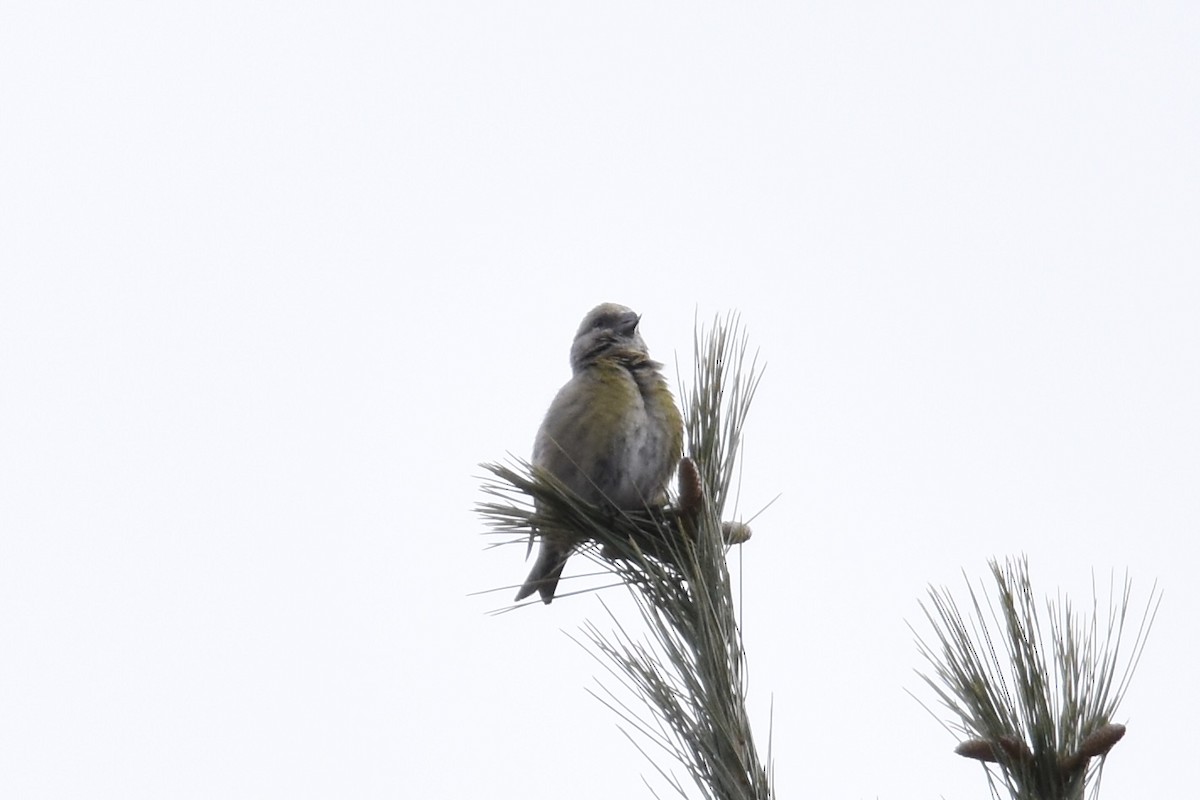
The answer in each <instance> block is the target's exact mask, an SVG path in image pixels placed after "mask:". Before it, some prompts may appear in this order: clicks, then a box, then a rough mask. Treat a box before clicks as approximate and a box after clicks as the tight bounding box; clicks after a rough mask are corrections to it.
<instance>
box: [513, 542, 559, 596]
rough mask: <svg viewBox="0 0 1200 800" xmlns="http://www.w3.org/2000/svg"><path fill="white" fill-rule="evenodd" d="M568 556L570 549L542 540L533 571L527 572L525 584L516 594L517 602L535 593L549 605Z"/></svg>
mask: <svg viewBox="0 0 1200 800" xmlns="http://www.w3.org/2000/svg"><path fill="white" fill-rule="evenodd" d="M569 555H571V548H570V547H564V546H563V545H562V544H560V543H558V542H555V541H552V540H550V539H545V538H543V539H542V545H541V547H540V548H539V549H538V557H537V561H535V562H534V563H533V569H532V570H530V571H529V577H528V578H526V579H525V584H524V585H523V586H521V590H520V591H519V592H517V601H521V600H524V599H525V598H526V597H529V595H531V594H533V593H534V592H535V591H536V592H537V593H538V594H540V595H541V596H542V602H543V603H546V604H549V603H550V601H551V600H553V599H554V590H555V589H556V588H557V587H558V579H559V578H560V577H562V571H563V566H565V565H566V563H567V556H569Z"/></svg>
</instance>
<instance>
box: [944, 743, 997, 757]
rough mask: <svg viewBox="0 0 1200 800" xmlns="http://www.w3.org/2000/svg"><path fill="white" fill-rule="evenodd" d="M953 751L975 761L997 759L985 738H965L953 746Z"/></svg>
mask: <svg viewBox="0 0 1200 800" xmlns="http://www.w3.org/2000/svg"><path fill="white" fill-rule="evenodd" d="M954 752H955V753H957V754H958V755H960V756H963V757H964V758H973V759H975V760H977V761H989V762H996V761H998V760H999V759H997V758H996V754H995V752H993V750H992V743H991V742H989V741H988V740H987V739H967V740H966V741H965V742H962V743H960V744H959V745H958V747H956V748H954Z"/></svg>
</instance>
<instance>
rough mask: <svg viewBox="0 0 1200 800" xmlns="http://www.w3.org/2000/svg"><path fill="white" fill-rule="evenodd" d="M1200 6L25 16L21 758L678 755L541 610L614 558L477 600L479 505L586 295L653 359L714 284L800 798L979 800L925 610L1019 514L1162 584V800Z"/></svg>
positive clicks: (552, 384) (272, 765)
mask: <svg viewBox="0 0 1200 800" xmlns="http://www.w3.org/2000/svg"><path fill="white" fill-rule="evenodd" d="M1151 5H1152V6H1153V8H1148V6H1151ZM893 6H896V7H893ZM899 6H904V9H903V10H899V8H898V7H899ZM1197 42H1200V11H1197V6H1196V5H1195V4H1193V3H1183V2H1180V3H1155V4H1145V3H1130V4H1124V5H1116V4H1109V3H1102V4H1086V6H1078V5H1075V6H1073V7H1072V8H1071V9H1070V10H1061V9H1055V8H1050V7H1046V5H1045V4H1033V3H1020V4H1011V3H991V4H983V5H981V4H962V3H917V4H913V3H907V4H857V3H832V4H820V5H819V6H817V5H816V4H811V3H796V2H793V3H779V4H776V3H767V4H756V7H755V8H753V9H741V10H732V9H730V8H728V7H721V6H716V5H711V4H700V5H696V4H657V3H645V2H638V3H624V2H607V3H603V4H599V3H596V4H587V5H586V6H585V4H581V3H452V2H440V3H420V4H416V3H405V2H395V1H394V0H393V1H392V2H381V3H354V2H349V3H338V4H332V3H331V4H314V3H288V4H275V5H273V6H271V5H266V4H257V5H251V4H246V3H220V2H203V3H171V4H141V3H138V4H134V3H101V4H52V3H41V2H39V3H23V2H13V3H8V4H6V5H5V8H4V10H3V11H2V12H0V262H2V266H0V643H2V645H0V648H2V655H0V795H2V796H4V797H6V798H65V797H105V798H107V797H113V798H117V797H119V798H164V797H170V798H190V797H194V798H218V797H219V798H263V797H281V798H283V797H286V798H332V797H355V798H395V797H447V798H455V797H499V798H522V799H523V800H527V799H529V798H562V797H570V798H578V799H579V800H589V799H591V798H611V797H650V793H649V791H648V790H647V789H646V788H645V787H644V786H643V784H642V777H641V776H642V775H643V774H645V775H646V776H647V777H648V779H649V780H650V781H651V782H652V783H653V784H654V785H655V786H657V787H658V788H659V789H660V790H661V789H662V788H663V787H662V784H661V782H658V779H657V777H655V776H654V775H653V770H652V769H651V768H650V767H649V766H648V765H647V764H646V763H645V762H644V761H642V759H641V756H639V755H638V754H637V752H636V750H635V749H634V747H633V746H632V745H631V744H630V743H629V742H628V741H627V740H626V739H625V738H624V737H623V736H622V735H621V734H620V732H619V731H618V729H617V727H616V722H617V720H616V718H615V716H614V715H613V714H612V713H611V712H610V711H608V710H607V709H605V708H604V707H602V706H601V705H600V704H599V703H598V702H597V701H596V700H594V699H593V698H592V697H590V696H589V695H588V694H587V692H586V688H587V687H588V686H592V685H594V680H595V676H597V675H600V674H601V672H602V670H601V669H600V668H599V667H598V666H597V664H596V663H595V662H594V661H592V659H591V657H590V656H589V655H588V654H587V653H585V652H583V651H582V650H581V649H580V648H579V647H578V646H577V645H575V644H574V643H573V642H572V641H571V640H570V639H569V638H568V637H567V636H566V635H564V632H566V633H572V634H573V633H575V632H577V631H578V629H579V627H580V625H581V624H582V623H583V622H584V621H586V620H595V621H597V622H598V623H601V624H604V623H605V619H604V616H603V610H602V608H601V605H600V602H599V600H598V598H597V597H596V595H594V594H584V595H580V596H576V597H570V598H562V599H560V600H559V601H556V602H555V603H554V604H553V605H551V606H549V607H544V606H542V605H540V604H535V605H530V606H528V607H525V608H521V609H519V610H517V611H516V612H515V613H510V614H504V615H501V616H490V615H488V613H487V612H488V611H490V610H493V609H496V608H502V607H504V606H506V605H507V604H508V603H509V601H510V599H511V596H512V592H513V589H512V588H508V587H512V586H513V585H515V584H519V583H520V582H521V580H522V579H523V578H524V576H525V574H526V572H527V570H528V564H526V563H525V562H524V561H523V557H524V550H523V548H519V547H508V548H499V549H491V550H488V549H485V547H486V545H487V544H488V542H489V541H490V540H489V539H488V538H487V537H485V536H481V534H482V533H483V532H484V530H485V528H484V526H483V524H482V521H481V520H480V518H479V517H478V516H477V515H476V514H475V513H474V512H473V510H472V507H473V505H474V504H475V503H476V502H477V501H479V500H480V499H481V495H480V492H479V486H480V478H479V476H480V474H481V470H480V469H479V468H478V466H477V465H478V464H479V462H483V461H491V460H497V459H502V458H504V457H505V454H506V453H509V452H512V453H514V454H517V455H521V456H527V455H528V454H529V450H530V446H531V444H532V441H533V437H534V433H535V431H536V429H537V426H538V424H539V422H540V420H541V416H542V414H543V413H544V411H545V409H546V407H547V405H548V404H549V402H550V400H551V398H552V397H553V395H554V392H555V391H556V390H557V389H558V387H559V386H560V385H561V384H562V383H563V382H564V381H565V380H566V379H567V377H568V375H569V369H568V364H567V354H568V350H569V347H570V342H571V337H572V335H573V333H574V330H575V327H576V326H577V325H578V323H579V320H580V318H581V317H582V316H583V314H584V313H585V312H586V311H587V310H588V309H589V308H591V307H592V306H593V305H595V304H596V303H599V302H602V301H615V302H620V303H624V304H626V305H629V306H631V307H633V308H635V309H636V310H637V311H639V312H640V313H642V314H643V315H644V316H643V322H642V332H643V334H644V336H645V338H646V340H647V342H648V343H649V345H650V348H651V352H652V353H653V354H654V355H655V356H657V357H658V358H659V359H660V360H663V361H665V362H667V363H668V364H670V365H671V369H670V374H671V376H672V379H673V382H674V379H675V369H674V364H675V362H676V359H677V358H678V359H679V363H680V364H681V366H682V368H683V371H684V373H685V374H687V373H688V372H689V371H690V358H691V341H692V335H693V320H694V318H695V316H696V315H697V314H699V315H700V317H701V318H703V319H708V318H710V317H711V316H712V315H714V314H719V313H724V312H726V311H729V310H736V311H739V312H740V313H741V315H742V320H743V323H744V326H745V328H746V330H747V331H748V333H749V336H750V339H751V342H752V346H754V347H756V348H759V350H760V354H761V358H762V359H763V360H765V362H766V363H767V372H766V375H765V378H764V380H763V383H762V385H761V388H760V391H759V396H758V399H757V401H756V404H755V406H754V408H753V409H752V411H751V415H750V419H749V423H748V429H747V440H746V450H745V458H744V471H743V473H742V483H741V490H740V500H739V507H738V509H737V513H738V514H739V515H740V516H742V517H743V518H745V517H748V516H750V515H752V514H754V513H755V512H757V511H759V510H760V509H762V508H763V506H765V505H766V504H767V503H768V502H769V501H770V500H771V499H772V498H774V497H776V495H780V498H779V500H778V501H777V502H775V503H774V505H772V506H771V507H770V508H769V509H767V510H766V511H765V512H764V513H762V514H761V515H760V516H759V517H758V518H757V519H755V521H754V525H753V528H754V538H753V540H752V541H751V542H750V543H749V544H747V545H746V546H745V547H744V548H742V550H741V551H735V552H734V553H732V554H731V563H732V567H733V569H734V571H735V572H737V573H738V574H740V575H741V576H742V581H741V585H742V591H743V598H744V627H745V633H746V644H747V647H748V651H749V652H748V657H749V663H750V669H751V692H752V696H751V706H752V713H753V714H754V715H755V723H756V726H757V730H758V732H759V733H758V736H759V738H760V740H763V742H764V743H765V739H766V737H767V730H768V727H767V726H768V721H769V719H768V714H769V710H770V708H771V706H772V703H773V709H774V728H773V752H774V755H775V759H776V778H777V788H778V793H779V796H780V797H781V798H782V797H821V798H845V800H857V799H858V798H875V797H879V798H894V799H902V798H913V799H914V800H916V799H917V798H934V797H946V798H952V799H953V798H962V800H967V798H978V797H983V796H986V785H985V782H984V778H983V774H982V770H981V769H980V768H979V767H978V765H976V764H975V763H974V762H968V761H966V760H964V759H961V758H959V757H957V756H955V755H953V753H952V748H953V747H954V745H955V743H956V742H955V740H954V738H953V737H952V736H950V735H949V734H948V733H947V732H946V731H945V730H943V729H942V728H941V727H939V725H938V724H937V722H936V721H935V720H934V719H933V718H932V717H930V716H929V715H928V714H927V713H926V712H925V711H924V710H923V709H922V708H921V707H920V705H918V703H917V702H916V701H914V700H913V699H912V698H911V697H909V696H908V695H907V694H906V690H912V691H914V692H916V693H917V694H918V696H921V697H923V698H924V699H926V700H927V701H931V697H930V695H929V692H928V691H927V690H923V689H922V688H921V684H920V682H919V679H918V678H916V677H915V675H914V674H913V669H914V668H916V667H918V666H920V664H921V662H920V660H919V658H918V655H917V653H916V649H915V647H914V645H913V641H912V638H913V637H912V634H911V633H910V632H909V630H908V629H907V627H906V621H910V622H913V623H919V622H920V610H919V608H918V606H917V601H918V599H919V598H921V597H922V596H923V595H924V593H925V590H926V587H927V585H928V584H931V583H932V584H938V585H942V584H948V585H950V586H952V587H954V588H955V589H956V590H958V589H961V587H962V583H963V575H962V573H963V571H965V572H966V575H967V576H969V577H971V578H972V579H975V580H977V579H981V578H984V577H985V576H986V575H987V559H988V558H990V557H1001V558H1003V557H1006V556H1010V555H1017V554H1021V553H1026V554H1028V556H1029V559H1030V563H1031V568H1032V572H1033V578H1034V581H1035V585H1036V586H1038V587H1039V588H1040V589H1041V590H1044V591H1045V592H1047V593H1054V592H1057V591H1058V590H1060V589H1061V590H1062V591H1064V592H1066V593H1068V594H1069V595H1070V596H1072V597H1073V598H1075V600H1076V601H1077V602H1078V603H1079V604H1080V605H1082V606H1084V607H1085V608H1090V602H1091V580H1092V575H1093V573H1094V574H1095V575H1097V576H1098V578H1099V580H1100V581H1101V582H1102V583H1106V582H1107V580H1108V576H1109V575H1110V573H1112V572H1113V571H1116V573H1117V574H1118V576H1120V575H1122V574H1123V573H1124V571H1125V570H1126V569H1128V570H1129V573H1130V575H1131V577H1132V579H1133V580H1134V586H1135V590H1134V597H1135V602H1137V603H1144V601H1145V599H1146V597H1148V595H1149V592H1150V588H1151V586H1152V585H1153V584H1154V583H1155V581H1157V582H1158V584H1159V586H1160V587H1162V588H1163V589H1164V591H1165V599H1164V603H1163V607H1162V611H1161V613H1160V614H1159V618H1158V621H1157V623H1156V626H1155V629H1154V631H1153V634H1152V635H1151V638H1150V643H1149V646H1148V648H1147V650H1146V655H1145V657H1144V659H1143V661H1142V664H1141V667H1140V670H1139V672H1138V674H1137V676H1136V678H1135V680H1134V682H1133V685H1132V689H1131V690H1130V692H1129V694H1128V695H1127V697H1126V700H1125V704H1124V705H1123V707H1122V709H1121V712H1120V716H1119V720H1118V721H1121V722H1125V723H1127V724H1128V726H1129V733H1128V735H1127V736H1126V738H1125V740H1124V741H1122V742H1121V743H1120V744H1119V745H1118V746H1117V748H1116V749H1115V750H1114V751H1113V755H1112V757H1111V758H1110V759H1109V763H1108V766H1107V768H1106V771H1105V779H1104V789H1105V791H1104V794H1105V796H1107V797H1111V798H1126V797H1154V796H1166V797H1171V796H1175V797H1178V796H1182V795H1184V794H1187V793H1188V792H1191V791H1193V790H1194V788H1195V780H1194V776H1192V775H1190V774H1187V768H1186V765H1187V764H1189V763H1191V762H1192V760H1193V759H1194V739H1195V737H1194V735H1193V730H1192V725H1193V723H1194V719H1195V717H1196V711H1197V708H1198V698H1197V689H1196V681H1195V670H1196V662H1197V644H1196V641H1197V634H1198V633H1200V631H1198V626H1197V619H1200V589H1198V588H1197V585H1196V579H1195V572H1196V563H1197V550H1198V546H1197V530H1198V528H1200V491H1198V488H1200V414H1198V412H1197V409H1200V224H1198V221H1200V147H1198V146H1197V143H1198V142H1200V47H1198V45H1197ZM676 385H677V383H676ZM581 561H582V560H581ZM588 567H589V565H588V564H587V563H586V562H582V563H578V564H576V565H575V568H576V569H577V570H579V571H585V570H587V569H588ZM564 585H566V586H570V585H571V584H570V583H569V582H568V583H567V584H564ZM575 585H582V584H580V583H579V582H578V581H577V582H575ZM499 587H505V588H504V589H503V591H498V592H496V593H493V594H486V595H482V596H472V595H471V593H473V592H480V591H483V590H487V589H495V588H499ZM601 597H603V598H604V600H605V601H607V602H609V603H610V604H612V605H613V607H614V608H615V609H616V611H617V613H618V614H625V615H626V616H625V617H624V618H625V619H626V620H627V621H629V622H631V623H632V622H633V618H632V616H628V612H629V610H630V609H629V606H628V604H627V603H626V602H625V601H624V599H623V598H624V592H623V590H621V589H619V588H617V589H609V590H606V591H605V592H603V593H602V595H601ZM634 624H636V623H634ZM918 627H920V626H919V625H918Z"/></svg>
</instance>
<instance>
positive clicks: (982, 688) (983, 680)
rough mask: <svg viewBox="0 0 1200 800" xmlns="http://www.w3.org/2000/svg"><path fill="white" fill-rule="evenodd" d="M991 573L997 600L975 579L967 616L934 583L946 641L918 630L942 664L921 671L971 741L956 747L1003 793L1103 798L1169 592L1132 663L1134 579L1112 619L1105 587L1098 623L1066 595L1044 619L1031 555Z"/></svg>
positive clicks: (939, 629)
mask: <svg viewBox="0 0 1200 800" xmlns="http://www.w3.org/2000/svg"><path fill="white" fill-rule="evenodd" d="M991 571H992V576H993V578H994V579H995V582H996V590H997V591H996V599H995V600H994V601H993V599H992V598H991V597H989V596H986V595H984V594H983V593H976V591H975V589H974V587H972V586H971V585H970V583H969V582H968V592H969V597H970V607H969V612H970V613H969V615H968V616H966V617H964V614H963V612H962V611H961V610H960V609H959V606H958V605H957V603H956V602H955V600H954V598H953V597H952V596H951V594H950V592H949V590H947V589H945V588H941V589H937V588H933V587H931V588H930V590H929V600H928V605H926V604H925V603H922V604H921V607H922V610H923V611H924V612H925V616H926V619H927V620H928V621H929V622H930V624H931V625H932V626H933V630H934V634H935V636H936V642H934V643H927V642H926V641H924V640H923V639H922V638H921V637H920V635H917V647H918V649H919V651H920V653H921V655H922V657H923V658H924V659H925V661H926V662H928V664H929V666H930V668H931V671H930V672H929V673H922V672H918V674H919V675H920V676H921V678H922V679H923V680H924V682H925V683H926V684H927V685H928V686H929V687H930V688H931V689H932V690H933V692H934V694H935V695H936V696H937V698H938V700H939V701H940V702H941V705H942V706H944V707H945V708H946V709H947V710H948V711H950V712H951V714H952V715H953V716H954V717H955V718H956V719H953V720H950V721H948V722H945V723H943V724H945V725H946V727H947V728H949V729H950V730H951V731H952V732H954V733H955V734H957V735H958V736H959V737H960V738H961V742H960V744H959V746H958V747H957V748H956V750H955V752H956V753H958V754H959V755H961V756H965V757H967V758H974V759H977V760H978V761H980V762H981V763H982V764H983V765H984V768H985V770H986V772H987V777H988V783H989V785H990V787H991V791H992V795H993V796H994V797H997V798H999V797H1000V792H999V787H1001V786H1003V787H1004V789H1005V791H1006V792H1007V794H1008V795H1009V796H1010V797H1012V798H1014V800H1081V799H1082V798H1083V796H1084V792H1085V789H1086V788H1087V787H1089V786H1090V787H1091V796H1092V797H1093V798H1095V797H1098V793H1099V785H1100V777H1101V773H1102V770H1103V765H1104V761H1105V759H1106V757H1107V755H1108V752H1109V750H1111V748H1112V747H1113V745H1115V744H1116V743H1117V742H1118V741H1119V740H1120V739H1121V737H1122V736H1124V735H1125V726H1124V725H1121V724H1118V723H1114V722H1113V717H1114V715H1115V714H1116V710H1117V706H1118V705H1119V704H1120V702H1121V699H1122V698H1123V697H1124V694H1125V691H1126V689H1127V688H1128V686H1129V681H1130V678H1131V677H1132V675H1133V671H1134V669H1135V668H1136V666H1137V663H1138V660H1139V659H1140V657H1141V654H1142V650H1143V648H1144V647H1145V644H1146V637H1147V635H1148V634H1149V630H1150V626H1151V625H1152V624H1153V621H1154V616H1155V613H1156V612H1157V610H1158V604H1159V601H1160V600H1161V593H1160V592H1158V591H1157V586H1155V587H1154V588H1152V589H1151V592H1150V599H1149V601H1148V602H1147V605H1146V608H1145V611H1144V612H1143V614H1142V619H1141V622H1140V624H1139V626H1138V630H1137V633H1136V635H1135V636H1134V640H1133V643H1132V646H1131V649H1130V651H1129V654H1128V656H1126V657H1125V658H1124V659H1123V658H1122V644H1123V635H1124V632H1125V625H1126V621H1127V618H1128V613H1129V610H1130V608H1129V601H1130V594H1131V584H1130V581H1129V579H1128V576H1126V579H1125V583H1124V587H1123V591H1122V593H1121V596H1120V598H1119V600H1118V599H1117V598H1116V597H1115V595H1114V592H1113V586H1112V585H1111V582H1110V587H1109V590H1110V591H1109V596H1110V600H1109V605H1108V609H1107V619H1106V620H1105V619H1101V618H1100V617H1101V614H1100V608H1099V600H1098V599H1097V598H1096V597H1095V594H1096V593H1095V588H1094V587H1093V595H1094V597H1093V609H1092V612H1093V613H1092V615H1091V618H1090V619H1084V618H1083V617H1082V616H1080V615H1079V614H1078V613H1076V612H1075V610H1074V609H1073V608H1072V605H1071V603H1070V601H1069V600H1068V599H1066V598H1063V597H1061V596H1060V597H1058V598H1057V599H1055V600H1047V602H1046V604H1045V612H1044V614H1043V613H1039V609H1038V604H1037V602H1036V599H1035V596H1034V592H1033V587H1032V585H1031V583H1030V580H1029V565H1028V562H1027V560H1026V559H1024V558H1021V559H1017V560H1013V559H1010V560H1008V561H1006V562H1005V563H1004V564H1003V565H1001V564H1000V563H998V562H996V561H992V562H991ZM910 628H911V626H910ZM1044 630H1048V635H1047V634H1046V633H1044ZM914 633H915V631H914ZM931 713H932V712H931ZM935 716H936V715H935ZM991 764H995V765H997V767H998V771H997V770H994V769H993V768H992V767H991V766H990V765H991Z"/></svg>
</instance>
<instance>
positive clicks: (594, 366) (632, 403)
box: [517, 303, 683, 603]
mask: <svg viewBox="0 0 1200 800" xmlns="http://www.w3.org/2000/svg"><path fill="white" fill-rule="evenodd" d="M639 320H640V317H639V316H638V315H637V314H635V313H634V312H633V311H630V310H629V309H628V308H626V307H625V306H620V305H617V304H615V303H603V304H601V305H598V306H596V307H595V308H593V309H592V310H591V311H589V312H588V314H587V316H586V317H584V318H583V322H582V323H581V324H580V326H579V331H578V332H577V333H576V334H575V342H574V344H572V345H571V371H572V373H573V374H572V377H571V380H569V381H567V383H566V385H565V386H563V387H562V389H560V390H559V392H558V395H557V396H556V397H555V398H554V402H553V403H551V404H550V410H549V411H547V412H546V418H545V420H543V421H542V427H541V428H540V429H539V430H538V434H537V439H536V440H535V441H534V444H533V464H534V466H535V467H540V468H542V469H544V470H546V471H547V472H549V473H550V474H551V475H554V476H555V477H556V478H558V479H559V480H560V481H562V482H563V483H564V484H566V486H567V487H568V488H569V489H571V491H573V492H574V493H575V494H577V495H578V496H579V497H580V498H582V499H583V500H586V501H588V502H589V503H593V504H595V505H605V504H607V503H611V504H613V505H615V506H616V507H617V508H619V509H622V510H635V509H641V508H645V507H646V506H647V505H657V504H661V503H662V502H664V501H665V499H666V491H667V484H668V482H669V481H670V479H671V475H672V473H673V472H674V471H675V467H676V465H677V464H678V463H679V457H680V454H681V452H682V450H683V419H682V418H681V417H680V415H679V409H678V408H677V407H676V406H675V398H673V397H672V396H671V390H670V389H668V388H667V381H666V379H665V378H664V377H663V376H662V373H661V372H660V371H659V370H660V369H661V368H662V364H659V363H658V362H657V361H652V360H651V359H650V353H649V352H648V351H647V350H646V343H645V342H644V341H642V335H641V334H640V333H638V321H639ZM577 543H578V542H577V541H573V540H571V539H569V538H566V537H564V536H563V535H562V534H552V533H550V532H543V534H542V543H541V549H540V550H539V551H538V557H537V561H536V562H535V563H534V565H533V570H532V571H531V572H530V573H529V577H528V578H527V579H526V580H525V585H523V586H522V587H521V590H520V591H519V592H517V600H523V599H525V598H526V597H528V596H529V595H531V594H533V593H534V592H535V591H536V592H538V593H539V594H540V595H541V596H542V602H544V603H549V602H550V601H551V600H553V599H554V589H555V587H557V586H558V579H559V576H560V575H562V570H563V565H564V564H565V563H566V561H567V557H568V556H569V555H571V551H572V550H573V549H574V547H575V545H576V544H577Z"/></svg>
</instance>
